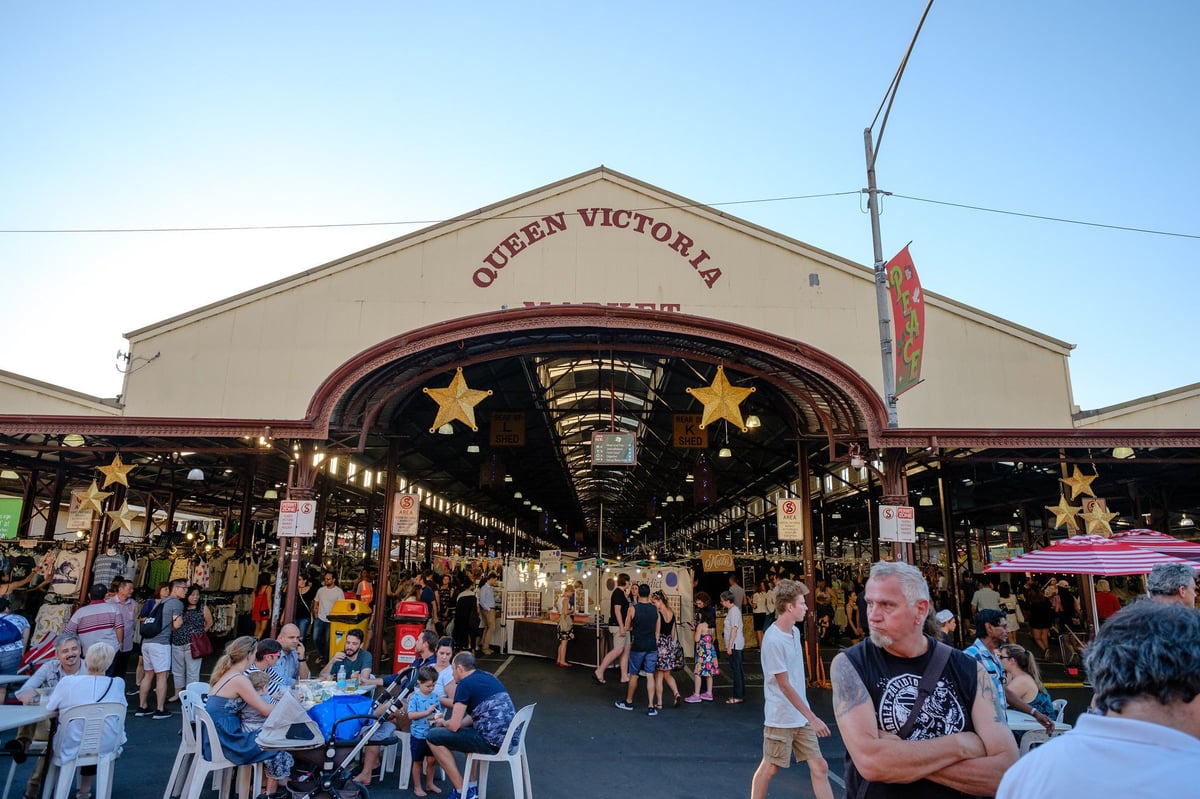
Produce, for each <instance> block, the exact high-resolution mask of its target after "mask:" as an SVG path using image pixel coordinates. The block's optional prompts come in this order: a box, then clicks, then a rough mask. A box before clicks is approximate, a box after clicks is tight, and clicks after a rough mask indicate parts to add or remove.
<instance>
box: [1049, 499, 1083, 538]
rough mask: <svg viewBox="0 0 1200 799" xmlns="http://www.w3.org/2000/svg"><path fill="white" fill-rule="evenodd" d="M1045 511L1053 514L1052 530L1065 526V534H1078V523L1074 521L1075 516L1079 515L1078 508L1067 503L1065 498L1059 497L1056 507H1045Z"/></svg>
mask: <svg viewBox="0 0 1200 799" xmlns="http://www.w3.org/2000/svg"><path fill="white" fill-rule="evenodd" d="M1044 507H1045V508H1046V510H1048V511H1050V512H1051V513H1053V514H1054V529H1056V530H1057V529H1058V528H1059V527H1062V526H1063V525H1064V524H1065V525H1066V526H1067V532H1068V534H1069V533H1072V532H1074V533H1077V532H1079V522H1077V521H1076V520H1075V515H1076V514H1077V513H1079V508H1077V507H1075V506H1074V505H1072V504H1071V503H1070V502H1068V501H1067V498H1066V497H1059V498H1058V504H1057V505H1046V506H1044Z"/></svg>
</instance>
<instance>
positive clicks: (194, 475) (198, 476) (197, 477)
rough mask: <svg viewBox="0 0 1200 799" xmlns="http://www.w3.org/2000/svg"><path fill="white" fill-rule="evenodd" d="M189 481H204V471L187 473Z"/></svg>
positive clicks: (194, 470) (198, 470)
mask: <svg viewBox="0 0 1200 799" xmlns="http://www.w3.org/2000/svg"><path fill="white" fill-rule="evenodd" d="M187 479H189V480H193V481H195V482H199V481H201V480H203V479H204V471H203V470H202V469H192V470H191V471H190V472H188V473H187Z"/></svg>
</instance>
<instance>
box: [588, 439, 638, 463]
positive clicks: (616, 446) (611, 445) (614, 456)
mask: <svg viewBox="0 0 1200 799" xmlns="http://www.w3.org/2000/svg"><path fill="white" fill-rule="evenodd" d="M592 465H593V466H636V465H637V435H636V434H634V433H592Z"/></svg>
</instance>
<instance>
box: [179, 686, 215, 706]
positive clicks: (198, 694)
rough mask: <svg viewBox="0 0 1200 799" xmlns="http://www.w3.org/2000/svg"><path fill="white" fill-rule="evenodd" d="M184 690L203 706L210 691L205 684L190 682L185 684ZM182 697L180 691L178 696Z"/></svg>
mask: <svg viewBox="0 0 1200 799" xmlns="http://www.w3.org/2000/svg"><path fill="white" fill-rule="evenodd" d="M185 690H187V691H191V692H192V696H193V697H195V699H196V701H197V702H199V703H200V704H201V705H203V704H204V703H205V702H207V701H208V694H209V691H210V690H211V689H210V687H209V685H208V683H206V682H190V683H188V684H187V688H186V689H185ZM182 695H183V692H182V691H181V692H180V696H182Z"/></svg>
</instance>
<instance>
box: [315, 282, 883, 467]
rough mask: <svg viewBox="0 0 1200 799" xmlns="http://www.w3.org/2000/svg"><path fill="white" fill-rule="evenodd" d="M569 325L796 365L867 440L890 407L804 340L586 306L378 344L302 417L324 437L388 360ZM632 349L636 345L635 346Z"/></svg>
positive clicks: (511, 314) (502, 315) (431, 330)
mask: <svg viewBox="0 0 1200 799" xmlns="http://www.w3.org/2000/svg"><path fill="white" fill-rule="evenodd" d="M569 328H591V329H601V330H608V331H611V332H612V333H614V334H617V333H619V332H621V331H630V332H644V331H647V330H651V331H654V332H657V333H666V334H676V335H679V336H686V337H688V338H689V339H693V340H694V339H702V340H704V339H707V340H710V341H712V342H714V343H718V344H721V345H724V346H728V347H734V348H740V349H745V350H747V351H751V352H754V353H756V354H757V355H760V356H762V355H765V356H767V357H770V358H772V359H775V360H777V361H779V362H780V363H782V364H784V365H790V366H792V367H794V368H795V370H796V372H797V373H798V374H803V373H806V372H808V373H813V374H816V375H819V376H821V377H822V378H824V379H825V380H827V381H828V382H829V383H830V384H832V385H833V386H835V387H836V388H837V389H838V390H839V391H840V392H841V394H842V400H843V401H844V402H845V403H846V404H847V405H848V406H850V407H851V408H854V409H857V411H858V413H859V414H860V415H861V418H862V420H863V422H864V424H865V427H866V429H865V430H863V431H861V432H862V433H865V434H866V436H867V439H868V441H869V442H870V443H871V445H874V444H875V442H876V441H877V440H878V439H879V434H880V432H881V431H882V430H884V429H885V428H886V427H887V410H886V408H885V407H884V405H883V402H882V400H881V399H880V397H879V395H878V394H877V393H876V391H875V389H874V388H873V387H872V386H871V384H870V383H868V382H867V380H866V379H865V378H863V377H862V375H860V374H858V373H857V372H856V371H854V370H853V369H851V368H850V367H849V366H847V365H846V364H845V363H843V362H842V361H840V360H839V359H837V358H834V357H833V356H831V355H829V354H828V353H826V352H823V351H821V350H819V349H816V348H814V347H811V346H809V345H807V344H805V343H803V342H800V341H795V340H792V339H787V338H783V337H781V336H777V335H774V334H771V333H767V332H764V331H762V330H756V329H754V328H750V327H746V326H744V325H739V324H735V323H732V322H725V321H721V320H716V319H710V318H706V317H701V316H692V315H689V314H680V313H668V312H663V311H650V310H632V309H625V308H609V307H602V306H587V305H562V306H550V307H545V306H543V307H539V308H528V309H518V310H503V311H491V312H488V313H483V314H476V315H474V316H466V317H461V318H459V319H452V320H449V321H446V322H439V323H437V324H433V325H429V326H426V327H422V328H418V329H416V330H412V331H409V332H407V333H404V334H402V335H399V336H395V337H393V338H390V339H387V340H386V341H382V342H380V343H379V344H376V345H375V346H373V347H370V348H368V349H366V350H363V351H362V352H360V353H359V354H358V355H355V356H354V357H353V358H351V359H349V360H348V361H346V362H345V363H343V364H342V365H341V366H339V367H338V368H337V369H335V370H334V371H333V373H332V374H330V375H329V377H328V378H326V379H325V381H324V382H323V383H322V384H321V385H320V386H319V387H318V388H317V391H316V392H315V393H314V395H313V397H312V400H311V401H310V402H309V405H308V410H307V412H306V415H305V418H306V420H308V421H309V422H310V423H311V424H312V425H313V427H314V428H317V429H319V430H322V431H323V432H324V433H326V434H327V433H328V431H329V427H330V421H331V418H332V416H333V413H334V411H335V409H336V407H337V405H338V402H339V401H340V400H341V398H342V397H343V396H344V395H345V394H346V393H347V392H348V391H350V390H351V389H352V388H353V387H354V386H355V385H356V384H358V383H359V382H360V381H361V380H363V379H365V378H367V377H368V376H370V375H371V374H372V373H374V372H376V371H377V370H379V369H382V368H384V367H386V366H388V365H389V364H392V363H395V362H397V361H401V360H403V359H405V358H408V357H412V356H413V355H416V354H418V353H420V352H423V351H425V350H429V349H433V348H436V347H443V346H446V345H447V344H454V343H456V342H460V341H466V340H470V339H479V338H486V337H494V336H502V335H504V334H505V333H515V332H522V333H528V332H534V331H538V330H563V329H569ZM632 348H633V349H636V346H635V347H632ZM772 382H776V385H777V387H779V388H780V390H782V391H784V392H786V393H788V394H790V395H791V396H792V397H793V399H794V400H795V401H797V402H799V403H800V404H804V405H810V404H811V403H812V399H811V397H809V396H807V395H806V394H805V392H803V391H800V390H796V389H792V388H789V387H788V386H786V385H785V384H784V383H783V381H772Z"/></svg>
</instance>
